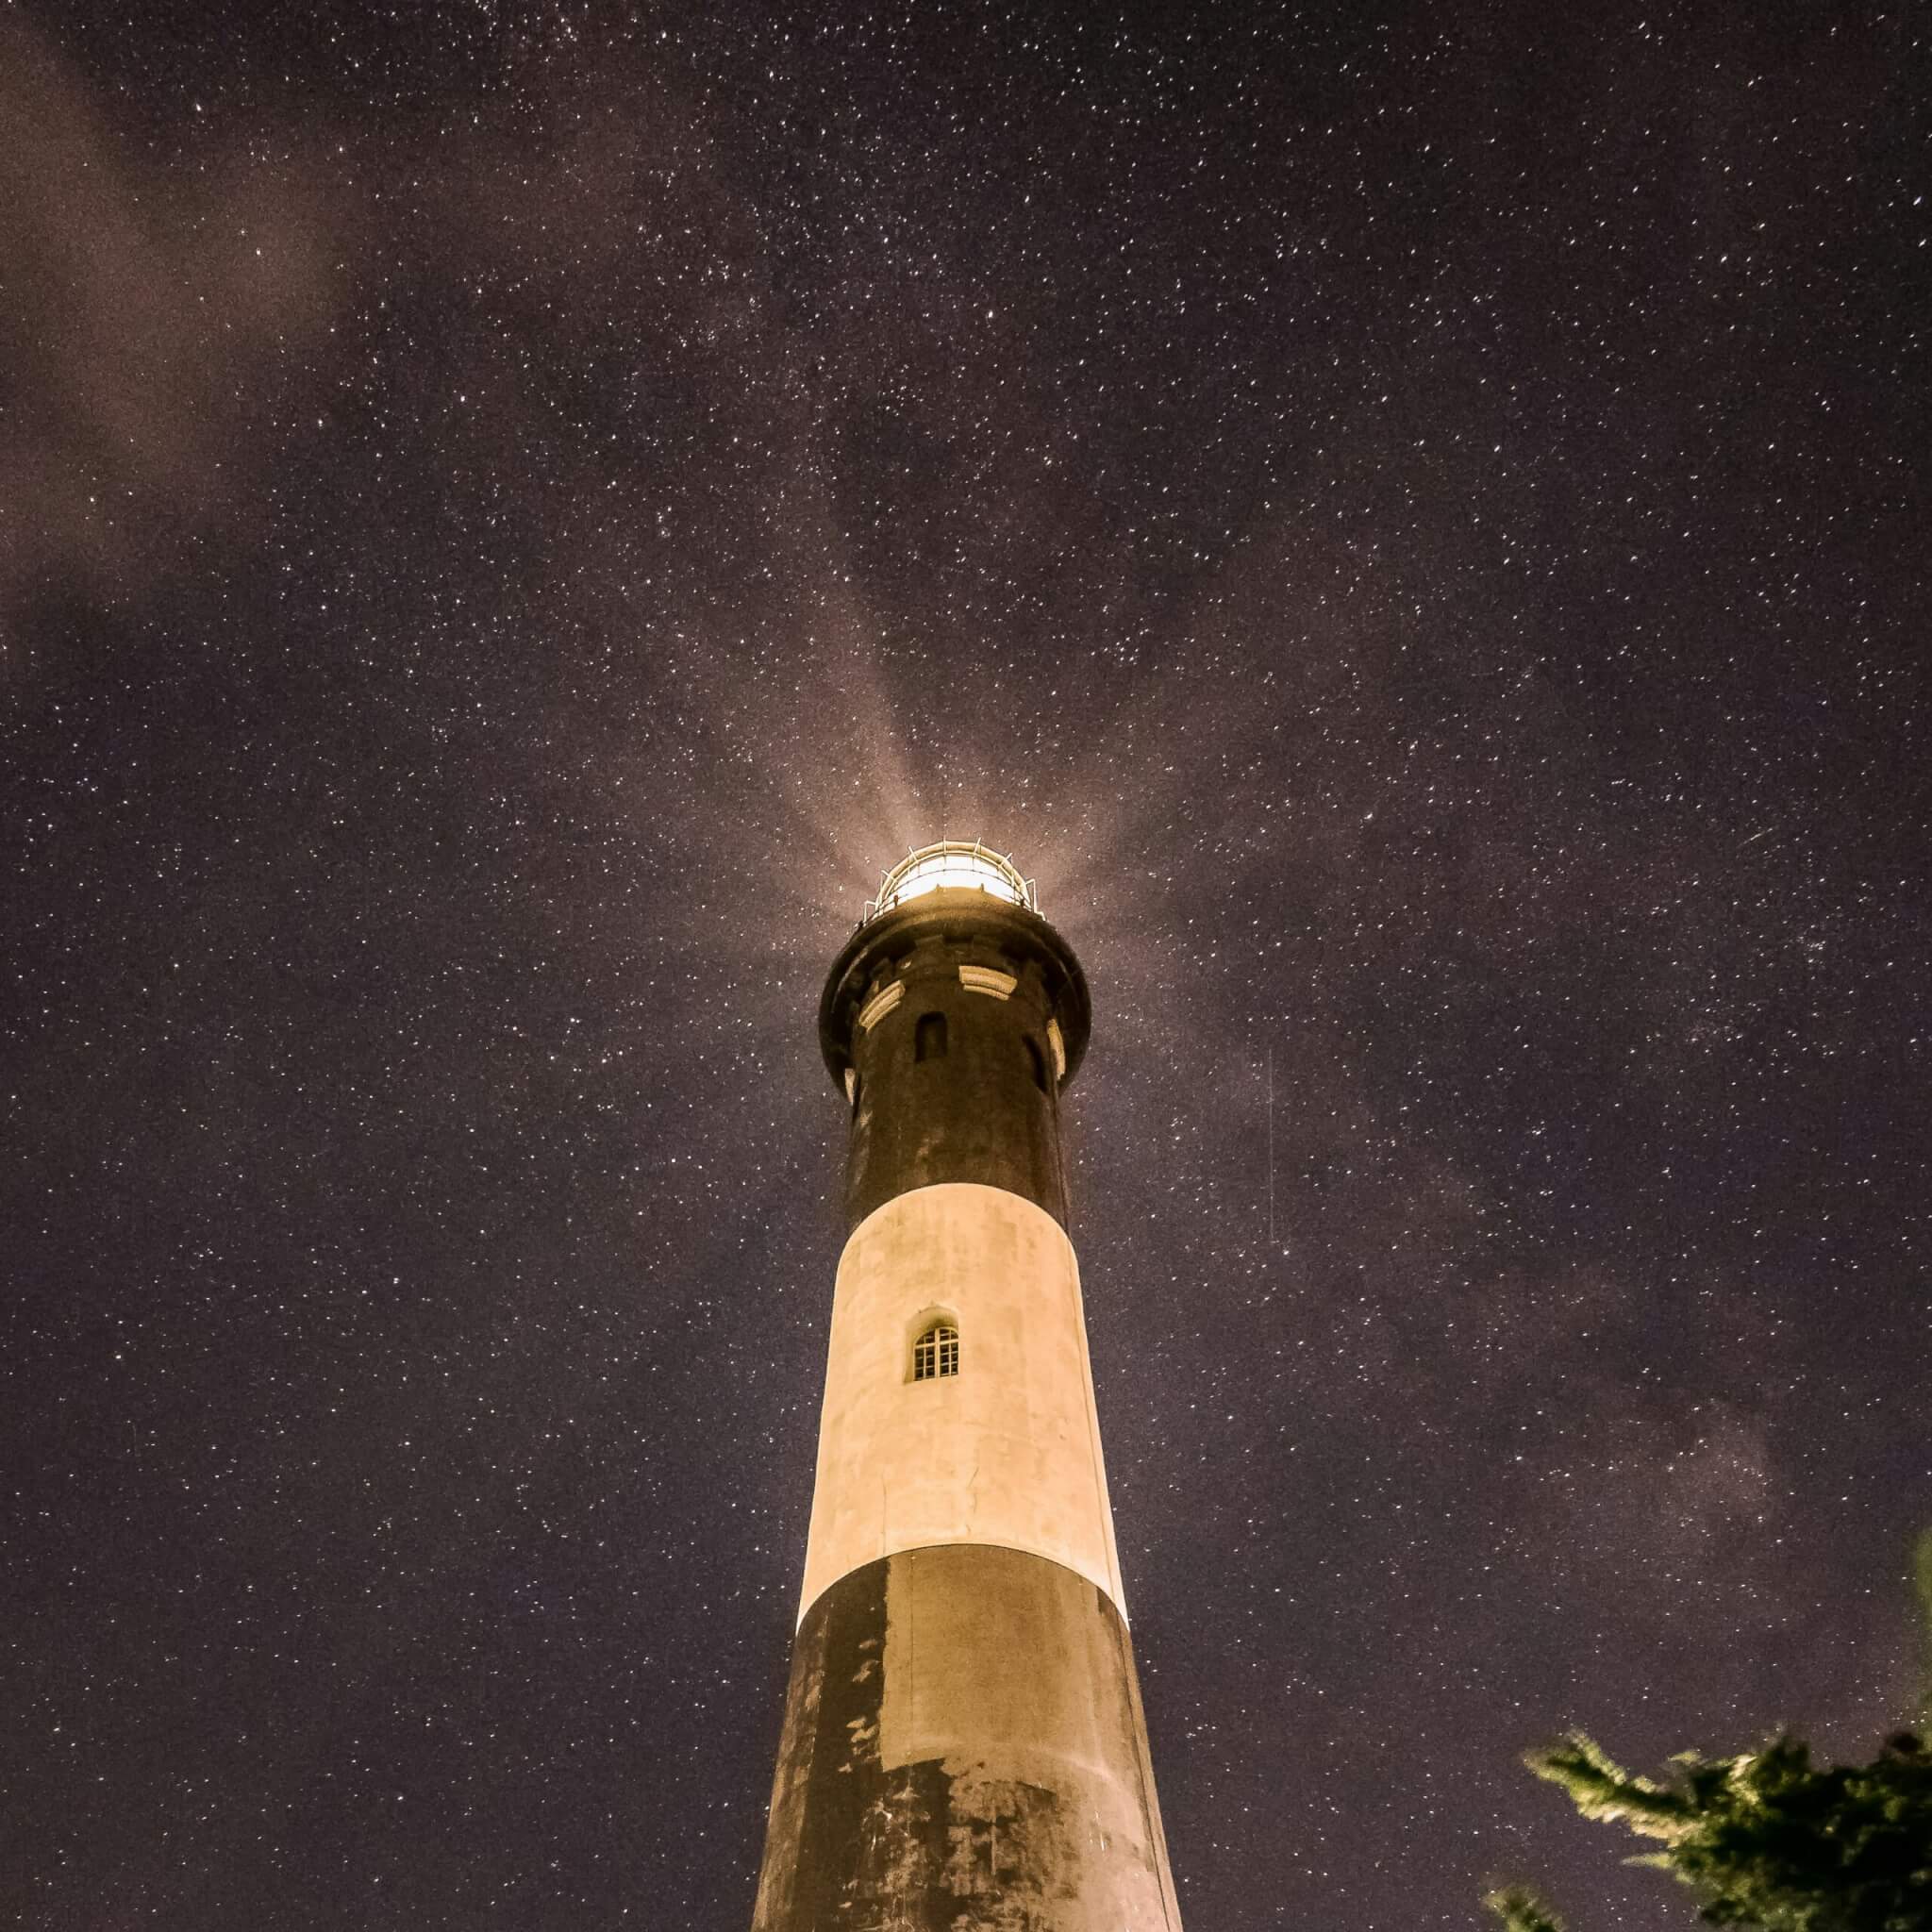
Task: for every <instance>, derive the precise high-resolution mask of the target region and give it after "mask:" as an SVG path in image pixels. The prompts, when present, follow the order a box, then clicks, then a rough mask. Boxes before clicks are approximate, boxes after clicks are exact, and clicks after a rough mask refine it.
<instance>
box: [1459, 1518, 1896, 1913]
mask: <svg viewBox="0 0 1932 1932" xmlns="http://www.w3.org/2000/svg"><path fill="white" fill-rule="evenodd" d="M1912 1582H1913V1586H1914V1590H1915V1592H1916V1594H1917V1596H1918V1599H1919V1607H1920V1616H1921V1629H1922V1632H1923V1636H1924V1691H1923V1693H1922V1698H1921V1707H1920V1716H1921V1720H1922V1722H1924V1723H1926V1724H1932V1530H1927V1531H1925V1532H1924V1534H1923V1535H1921V1536H1920V1537H1919V1538H1918V1540H1917V1541H1916V1543H1915V1545H1914V1547H1913V1551H1912ZM1524 1762H1525V1763H1526V1764H1527V1765H1528V1766H1529V1768H1530V1770H1532V1771H1533V1772H1535V1773H1536V1774H1537V1775H1538V1776H1539V1777H1541V1778H1546V1779H1547V1780H1548V1781H1549V1782H1550V1783H1551V1784H1554V1785H1558V1786H1560V1787H1561V1788H1562V1789H1563V1790H1565V1791H1567V1792H1568V1793H1569V1794H1570V1798H1571V1800H1572V1802H1573V1803H1574V1805H1575V1807H1576V1808H1577V1809H1578V1810H1579V1811H1581V1812H1582V1813H1583V1815H1584V1816H1585V1817H1586V1818H1598V1819H1603V1820H1606V1821H1608V1822H1611V1823H1621V1824H1626V1825H1628V1826H1629V1828H1630V1829H1631V1830H1632V1831H1634V1832H1636V1833H1637V1834H1638V1835H1639V1836H1640V1837H1643V1838H1649V1839H1655V1840H1658V1841H1659V1842H1660V1843H1661V1845H1662V1847H1663V1849H1662V1850H1661V1851H1657V1852H1653V1853H1651V1854H1649V1855H1648V1856H1646V1857H1640V1858H1634V1859H1632V1860H1631V1862H1632V1863H1633V1864H1637V1865H1654V1866H1657V1868H1659V1869H1660V1870H1662V1871H1665V1872H1669V1873H1670V1874H1672V1875H1673V1876H1674V1877H1675V1878H1676V1879H1678V1880H1679V1881H1680V1882H1681V1883H1682V1884H1684V1885H1686V1886H1688V1887H1690V1889H1691V1891H1692V1892H1694V1893H1695V1894H1696V1896H1697V1900H1698V1904H1699V1906H1700V1907H1701V1915H1702V1917H1703V1918H1704V1919H1705V1920H1706V1921H1707V1923H1708V1924H1713V1925H1738V1926H1748V1927H1756V1928H1758V1932H1932V1752H1927V1750H1926V1749H1925V1747H1924V1743H1923V1742H1922V1740H1921V1739H1920V1737H1919V1736H1918V1734H1917V1733H1915V1732H1912V1731H1900V1732H1898V1733H1897V1734H1895V1735H1894V1736H1893V1737H1891V1738H1890V1739H1888V1740H1886V1743H1885V1747H1884V1748H1883V1749H1882V1750H1881V1751H1880V1752H1879V1754H1878V1756H1877V1757H1875V1758H1874V1760H1873V1761H1872V1762H1871V1763H1870V1764H1864V1765H1834V1766H1830V1767H1826V1768H1821V1767H1818V1766H1814V1765H1813V1764H1812V1762H1811V1753H1810V1748H1809V1746H1807V1744H1806V1743H1805V1742H1804V1740H1802V1739H1798V1738H1790V1737H1785V1738H1779V1739H1778V1740H1775V1741H1774V1742H1773V1743H1771V1744H1768V1745H1766V1746H1765V1748H1764V1749H1763V1750H1761V1751H1756V1752H1747V1753H1745V1754H1744V1755H1743V1756H1741V1757H1703V1756H1702V1755H1701V1754H1699V1753H1697V1752H1695V1751H1687V1752H1684V1753H1682V1754H1681V1755H1680V1756H1678V1757H1674V1758H1673V1759H1672V1760H1671V1762H1672V1773H1671V1775H1670V1777H1669V1779H1668V1780H1667V1781H1665V1782H1663V1783H1657V1782H1655V1781H1653V1780H1652V1779H1650V1778H1646V1777H1638V1776H1635V1775H1633V1774H1631V1773H1629V1772H1627V1771H1625V1770H1624V1768H1623V1767H1622V1766H1621V1765H1619V1764H1617V1763H1615V1762H1613V1761H1612V1759H1611V1758H1610V1757H1608V1756H1607V1754H1606V1753H1605V1752H1604V1750H1603V1749H1602V1747H1601V1746H1599V1745H1598V1744H1597V1743H1596V1742H1595V1740H1593V1739H1591V1738H1588V1737H1585V1736H1584V1735H1583V1734H1582V1733H1581V1732H1580V1731H1573V1732H1572V1733H1571V1734H1570V1735H1569V1736H1568V1737H1566V1738H1564V1739H1563V1740H1560V1741H1559V1742H1557V1743H1555V1744H1551V1745H1547V1746H1545V1747H1544V1748H1543V1749H1542V1750H1541V1751H1532V1752H1531V1753H1530V1754H1529V1755H1528V1757H1526V1758H1525V1759H1524ZM1484 1904H1485V1905H1486V1906H1488V1907H1489V1908H1490V1910H1491V1912H1492V1913H1493V1914H1494V1915H1495V1916H1496V1917H1497V1918H1498V1919H1499V1920H1500V1921H1501V1922H1502V1924H1503V1926H1504V1927H1505V1932H1563V1927H1562V1922H1561V1921H1560V1920H1558V1919H1557V1917H1556V1916H1555V1915H1554V1914H1553V1913H1552V1912H1551V1911H1550V1910H1549V1908H1548V1907H1545V1906H1544V1905H1542V1904H1541V1902H1540V1901H1539V1900H1538V1899H1537V1898H1536V1897H1535V1895H1534V1894H1533V1893H1531V1892H1528V1891H1525V1890H1521V1889H1520V1888H1513V1887H1512V1888H1507V1889H1505V1890H1496V1891H1491V1893H1490V1894H1489V1896H1488V1897H1487V1898H1486V1899H1485V1900H1484Z"/></svg>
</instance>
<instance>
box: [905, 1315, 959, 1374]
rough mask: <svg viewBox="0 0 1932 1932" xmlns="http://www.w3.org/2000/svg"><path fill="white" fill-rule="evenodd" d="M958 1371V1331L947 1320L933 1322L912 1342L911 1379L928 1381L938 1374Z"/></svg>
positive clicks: (956, 1372)
mask: <svg viewBox="0 0 1932 1932" xmlns="http://www.w3.org/2000/svg"><path fill="white" fill-rule="evenodd" d="M958 1373H959V1331H958V1329H957V1328H955V1327H954V1326H953V1325H952V1324H950V1323H948V1322H935V1323H934V1324H932V1326H931V1327H930V1328H928V1329H927V1330H926V1331H925V1333H924V1335H922V1336H921V1337H920V1338H919V1340H918V1341H915V1342H914V1343H913V1344H912V1379H913V1380H914V1381H915V1382H930V1381H931V1380H933V1378H934V1377H935V1376H938V1375H957V1374H958Z"/></svg>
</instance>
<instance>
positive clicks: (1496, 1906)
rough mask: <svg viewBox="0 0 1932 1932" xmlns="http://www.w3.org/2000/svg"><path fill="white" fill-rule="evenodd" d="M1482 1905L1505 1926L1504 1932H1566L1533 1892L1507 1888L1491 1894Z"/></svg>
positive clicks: (1514, 1887)
mask: <svg viewBox="0 0 1932 1932" xmlns="http://www.w3.org/2000/svg"><path fill="white" fill-rule="evenodd" d="M1483 1904H1484V1905H1486V1906H1488V1907H1489V1908H1490V1910H1491V1911H1492V1912H1494V1913H1495V1915H1496V1917H1497V1918H1499V1919H1500V1920H1501V1921H1502V1922H1503V1928H1504V1932H1565V1927H1564V1924H1563V1922H1562V1920H1561V1919H1559V1918H1557V1915H1556V1913H1555V1912H1553V1911H1551V1910H1550V1908H1549V1907H1547V1906H1546V1905H1544V1904H1543V1902H1542V1901H1541V1899H1540V1898H1538V1897H1537V1895H1536V1893H1535V1892H1533V1891H1528V1890H1524V1888H1523V1887H1522V1886H1520V1885H1506V1886H1503V1887H1501V1888H1500V1889H1499V1890H1495V1891H1492V1892H1491V1893H1489V1895H1488V1896H1487V1897H1485V1898H1484V1900H1483Z"/></svg>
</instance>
